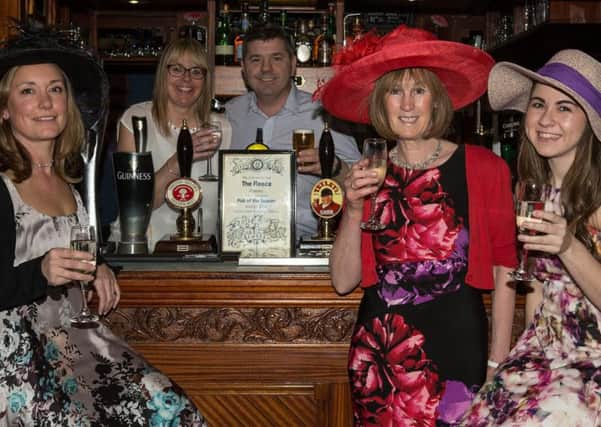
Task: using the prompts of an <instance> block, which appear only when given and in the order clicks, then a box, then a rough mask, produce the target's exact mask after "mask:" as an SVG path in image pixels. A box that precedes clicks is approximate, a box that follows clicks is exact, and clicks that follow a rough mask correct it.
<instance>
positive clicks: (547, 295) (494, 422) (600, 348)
mask: <svg viewBox="0 0 601 427" xmlns="http://www.w3.org/2000/svg"><path fill="white" fill-rule="evenodd" d="M589 232H590V233H591V235H592V236H593V239H594V241H595V243H596V250H597V252H598V253H601V231H599V230H595V229H593V228H591V227H589ZM536 270H537V273H536V274H537V278H538V280H539V281H541V282H542V283H543V301H542V304H541V305H540V306H539V307H538V309H537V311H536V313H535V316H534V319H533V322H532V324H531V325H530V326H529V327H528V328H527V329H526V330H525V331H524V333H523V334H522V336H521V337H520V339H519V340H518V342H517V344H516V346H515V348H513V350H512V351H511V353H510V354H509V357H508V358H507V359H506V360H505V361H504V362H503V363H502V364H501V366H500V367H499V369H498V370H497V372H496V373H495V376H494V378H493V379H492V381H491V382H488V383H487V384H485V385H484V387H483V388H482V390H480V393H479V394H478V396H477V397H476V400H474V403H473V405H472V408H471V409H470V411H469V412H468V413H467V416H466V417H465V418H464V424H463V425H466V426H476V427H480V426H549V427H550V426H557V427H592V426H601V312H600V311H599V310H598V309H597V308H596V307H595V306H594V305H593V304H592V303H591V302H590V301H589V300H588V298H587V297H586V296H584V295H583V293H582V291H581V290H580V288H579V287H578V286H577V285H576V284H575V283H574V282H573V281H572V279H571V278H570V276H569V275H568V273H567V272H566V271H565V269H564V268H563V266H562V264H561V262H560V261H559V259H558V258H557V257H554V256H553V257H541V258H538V259H537V261H536Z"/></svg>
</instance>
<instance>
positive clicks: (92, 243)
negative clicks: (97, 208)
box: [71, 225, 98, 325]
mask: <svg viewBox="0 0 601 427" xmlns="http://www.w3.org/2000/svg"><path fill="white" fill-rule="evenodd" d="M71 249H74V250H77V251H84V252H89V253H90V254H92V255H93V256H94V258H93V259H91V260H86V261H84V262H89V263H90V264H93V265H96V232H95V229H94V227H93V226H89V225H74V226H73V227H72V228H71ZM87 284H88V283H87V282H85V281H79V287H80V289H81V299H82V301H81V310H80V311H79V313H78V314H76V315H75V316H73V317H71V323H75V324H80V325H82V324H86V323H95V322H98V316H96V315H95V314H93V313H92V312H91V311H90V309H89V307H88V300H87V298H86V285H87Z"/></svg>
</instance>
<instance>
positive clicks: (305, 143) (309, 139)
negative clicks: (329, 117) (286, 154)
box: [292, 129, 315, 166]
mask: <svg viewBox="0 0 601 427" xmlns="http://www.w3.org/2000/svg"><path fill="white" fill-rule="evenodd" d="M314 147H315V134H314V133H313V129H294V131H293V132H292V148H294V151H296V153H297V154H298V153H299V151H302V150H308V149H309V148H314ZM301 166H304V164H301Z"/></svg>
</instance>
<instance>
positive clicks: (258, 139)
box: [246, 128, 269, 150]
mask: <svg viewBox="0 0 601 427" xmlns="http://www.w3.org/2000/svg"><path fill="white" fill-rule="evenodd" d="M246 149H247V150H269V147H268V146H267V145H265V144H264V143H263V128H257V136H255V141H254V142H252V143H250V144H248V145H247V146H246Z"/></svg>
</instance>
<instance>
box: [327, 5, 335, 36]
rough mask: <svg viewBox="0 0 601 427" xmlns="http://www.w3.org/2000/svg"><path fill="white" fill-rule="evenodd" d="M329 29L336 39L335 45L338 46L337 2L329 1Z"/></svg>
mask: <svg viewBox="0 0 601 427" xmlns="http://www.w3.org/2000/svg"><path fill="white" fill-rule="evenodd" d="M328 31H329V32H330V35H331V36H332V39H333V40H334V46H336V40H337V38H336V37H337V35H336V4H334V3H328Z"/></svg>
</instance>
